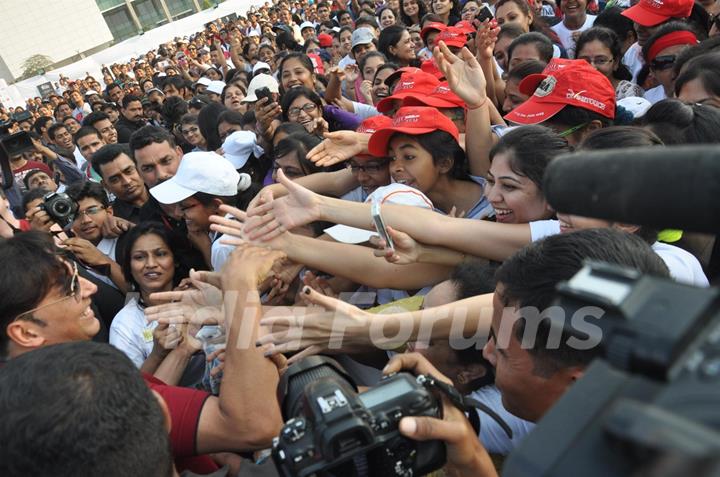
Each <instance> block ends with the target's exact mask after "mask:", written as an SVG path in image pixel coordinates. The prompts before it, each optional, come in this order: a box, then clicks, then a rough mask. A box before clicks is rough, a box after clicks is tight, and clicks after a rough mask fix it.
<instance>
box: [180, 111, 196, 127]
mask: <svg viewBox="0 0 720 477" xmlns="http://www.w3.org/2000/svg"><path fill="white" fill-rule="evenodd" d="M197 123H198V116H197V114H190V113H188V114H186V115H184V116H183V117H182V118H180V122H179V124H180V125H181V126H184V125H186V124H195V125H197Z"/></svg>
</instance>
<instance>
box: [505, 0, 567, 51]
mask: <svg viewBox="0 0 720 477" xmlns="http://www.w3.org/2000/svg"><path fill="white" fill-rule="evenodd" d="M509 2H512V3H514V4H515V5H517V7H518V9H520V11H521V12H522V13H523V15H525V16H526V17H529V16H530V15H532V17H533V21H532V23H531V24H530V31H536V32H538V33H542V34H543V35H545V36H546V37H548V38H550V41H552V42H553V43H555V44H559V43H560V39H559V38H558V36H557V33H555V32H554V31H553V30H552V28H550V27H549V26H548V25H547V23H545V20H543V19H542V17H541V16H540V15H535V13H534V12H532V11H531V10H530V6H529V5H528V3H527V2H526V1H524V0H498V2H497V3H496V4H495V11H498V9H499V8H500V7H502V6H503V5H505V4H506V3H509ZM504 26H505V25H503V27H504Z"/></svg>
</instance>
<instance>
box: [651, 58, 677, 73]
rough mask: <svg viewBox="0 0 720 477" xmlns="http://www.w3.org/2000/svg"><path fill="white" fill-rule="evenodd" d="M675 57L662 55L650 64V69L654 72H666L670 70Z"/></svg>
mask: <svg viewBox="0 0 720 477" xmlns="http://www.w3.org/2000/svg"><path fill="white" fill-rule="evenodd" d="M676 58H677V56H676V55H663V56H657V57H655V59H654V60H652V61H651V62H650V68H652V69H653V70H656V71H662V70H666V69H668V68H672V67H673V65H674V64H675V59H676Z"/></svg>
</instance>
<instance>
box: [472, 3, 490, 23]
mask: <svg viewBox="0 0 720 477" xmlns="http://www.w3.org/2000/svg"><path fill="white" fill-rule="evenodd" d="M493 17H494V15H493V12H492V10H490V7H488V6H487V5H485V6H483V7H482V8H481V9H480V11H479V12H478V14H477V15H476V16H475V19H476V20H477V21H479V22H480V23H482V22H484V21H485V20H492V19H493Z"/></svg>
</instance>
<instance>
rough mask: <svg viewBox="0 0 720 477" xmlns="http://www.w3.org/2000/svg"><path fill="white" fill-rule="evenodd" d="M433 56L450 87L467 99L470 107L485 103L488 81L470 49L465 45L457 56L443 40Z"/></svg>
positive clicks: (463, 98) (474, 107) (464, 99)
mask: <svg viewBox="0 0 720 477" xmlns="http://www.w3.org/2000/svg"><path fill="white" fill-rule="evenodd" d="M433 58H434V59H435V62H436V63H437V66H438V69H439V70H440V71H442V72H443V74H444V75H445V78H446V79H447V82H448V85H449V86H450V89H452V90H453V92H454V93H455V94H457V95H458V96H459V97H460V98H461V99H462V100H463V101H465V103H466V104H467V106H468V108H469V109H477V108H479V107H480V106H482V105H483V104H484V103H485V101H486V100H487V94H486V92H485V87H486V84H487V81H486V80H485V74H484V73H483V70H482V68H481V67H480V63H478V60H477V58H475V57H474V56H473V54H472V53H470V50H468V49H467V48H466V47H463V49H462V50H460V56H457V55H455V54H454V53H452V52H451V51H450V50H449V49H448V47H447V46H446V45H445V43H444V42H442V41H441V42H440V44H439V45H438V46H436V47H435V51H434V53H433Z"/></svg>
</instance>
